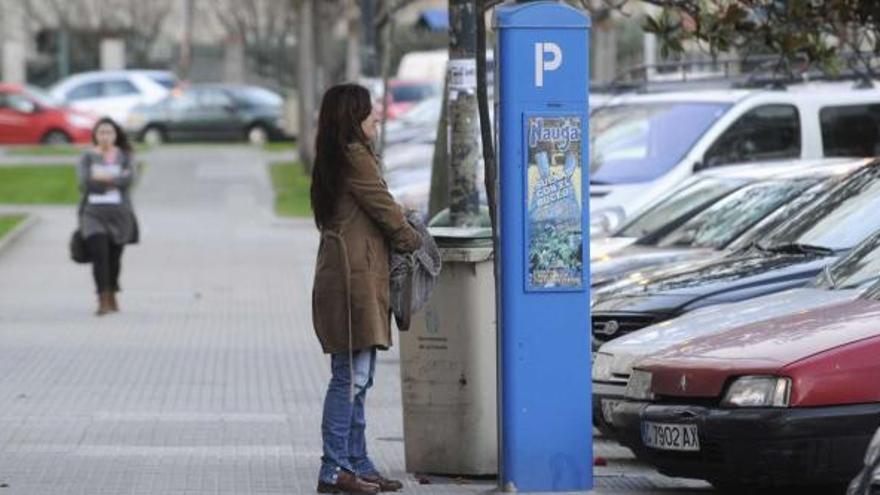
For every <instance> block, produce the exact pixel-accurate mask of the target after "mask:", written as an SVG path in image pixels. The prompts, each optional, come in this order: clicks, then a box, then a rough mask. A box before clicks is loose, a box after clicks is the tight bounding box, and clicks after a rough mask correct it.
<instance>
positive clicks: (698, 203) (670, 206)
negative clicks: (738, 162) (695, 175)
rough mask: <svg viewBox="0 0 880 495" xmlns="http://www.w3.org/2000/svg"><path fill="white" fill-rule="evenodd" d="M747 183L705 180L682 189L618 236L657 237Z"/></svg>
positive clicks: (648, 211) (638, 218)
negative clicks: (660, 232)
mask: <svg viewBox="0 0 880 495" xmlns="http://www.w3.org/2000/svg"><path fill="white" fill-rule="evenodd" d="M744 183H745V181H743V180H732V179H727V180H721V179H717V178H714V177H702V178H699V179H695V180H694V181H692V182H690V183H688V184H686V185H684V186H682V187H680V188H678V189H677V190H676V191H674V192H673V193H671V194H670V195H668V196H667V197H666V199H664V200H662V201H660V202H659V203H656V204H655V205H654V206H653V207H650V208H648V209H647V210H645V211H644V212H643V213H642V214H640V215H637V216H636V217H635V218H633V219H632V220H630V221H629V222H627V223H626V224H624V225H623V226H622V227H621V228H620V229H619V230H618V231H617V232H616V233H615V234H614V235H615V236H617V237H637V238H642V237H644V236H647V235H650V234H653V233H655V232H657V231H659V230H660V229H662V228H664V227H666V226H668V225H670V224H671V223H675V222H681V221H682V218H687V217H688V216H690V215H693V214H695V213H696V212H699V211H701V210H702V209H703V208H705V207H707V206H708V205H710V204H712V203H713V202H714V201H716V200H717V199H718V198H720V197H722V196H724V195H725V194H728V193H730V192H731V191H733V190H735V189H736V188H738V187H741V186H742V185H743V184H744Z"/></svg>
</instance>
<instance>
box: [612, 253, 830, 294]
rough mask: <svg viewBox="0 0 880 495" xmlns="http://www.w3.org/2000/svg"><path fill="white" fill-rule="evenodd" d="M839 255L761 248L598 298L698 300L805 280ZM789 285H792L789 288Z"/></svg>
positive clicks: (653, 276)
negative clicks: (659, 297) (667, 297)
mask: <svg viewBox="0 0 880 495" xmlns="http://www.w3.org/2000/svg"><path fill="white" fill-rule="evenodd" d="M835 259H836V256H818V255H804V254H772V253H764V252H761V251H747V252H739V253H732V254H729V255H727V256H724V257H721V258H717V259H712V260H710V261H708V262H699V263H695V264H694V265H688V264H685V265H683V266H678V267H675V268H673V269H670V270H660V271H657V272H654V273H652V274H650V275H649V276H647V277H644V278H640V279H639V280H637V281H635V282H632V283H627V284H618V285H617V286H615V287H614V288H609V289H606V290H603V291H602V292H601V297H599V298H598V299H597V300H598V301H599V302H600V303H601V302H602V301H603V300H605V299H632V298H638V297H645V296H648V297H650V296H654V295H658V296H667V295H673V296H678V297H685V298H688V297H690V298H693V299H698V298H702V297H711V296H713V295H717V294H722V293H725V292H731V291H736V290H740V289H747V288H750V287H754V286H761V285H771V284H777V283H783V282H786V281H793V280H799V279H806V278H809V277H812V276H814V275H815V274H817V273H818V272H819V271H820V270H821V269H822V268H823V267H824V266H825V265H827V264H829V263H831V262H833V261H834V260H835ZM787 288H790V287H787Z"/></svg>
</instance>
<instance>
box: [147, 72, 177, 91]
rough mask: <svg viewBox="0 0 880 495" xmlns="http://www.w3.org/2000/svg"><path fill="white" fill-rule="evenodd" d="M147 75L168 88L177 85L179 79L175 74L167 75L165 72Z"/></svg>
mask: <svg viewBox="0 0 880 495" xmlns="http://www.w3.org/2000/svg"><path fill="white" fill-rule="evenodd" d="M147 77H149V78H150V80H152V81H153V82H155V83H157V84H159V85H161V86H164V87H165V88H167V89H174V86H176V85H177V80H176V79H175V78H174V76H170V75H165V74H150V75H148V76H147Z"/></svg>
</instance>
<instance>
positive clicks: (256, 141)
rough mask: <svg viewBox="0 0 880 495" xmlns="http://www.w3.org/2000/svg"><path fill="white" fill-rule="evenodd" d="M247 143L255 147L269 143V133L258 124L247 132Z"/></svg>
mask: <svg viewBox="0 0 880 495" xmlns="http://www.w3.org/2000/svg"><path fill="white" fill-rule="evenodd" d="M247 139H248V142H249V143H251V144H253V145H255V146H262V145H264V144H266V142H268V141H269V131H267V130H266V128H265V127H263V126H262V125H260V124H257V125H255V126H252V127H251V128H250V129H248V132H247Z"/></svg>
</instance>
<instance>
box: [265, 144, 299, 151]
mask: <svg viewBox="0 0 880 495" xmlns="http://www.w3.org/2000/svg"><path fill="white" fill-rule="evenodd" d="M295 149H296V144H295V143H294V142H293V141H275V142H271V143H266V144H264V145H263V150H264V151H281V152H283V151H293V150H295Z"/></svg>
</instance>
